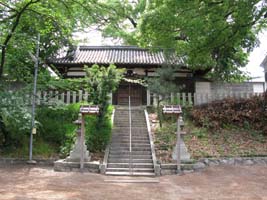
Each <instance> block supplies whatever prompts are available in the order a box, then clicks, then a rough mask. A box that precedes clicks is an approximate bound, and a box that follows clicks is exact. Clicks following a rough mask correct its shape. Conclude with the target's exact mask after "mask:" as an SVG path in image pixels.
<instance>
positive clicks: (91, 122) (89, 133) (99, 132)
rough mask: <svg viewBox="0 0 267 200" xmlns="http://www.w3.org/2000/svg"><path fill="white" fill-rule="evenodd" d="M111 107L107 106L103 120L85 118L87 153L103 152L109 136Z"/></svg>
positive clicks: (90, 117) (92, 117)
mask: <svg viewBox="0 0 267 200" xmlns="http://www.w3.org/2000/svg"><path fill="white" fill-rule="evenodd" d="M112 110H113V107H112V106H109V107H108V110H107V113H106V114H105V117H104V118H103V120H101V121H99V119H98V117H96V116H87V117H86V144H87V146H88V148H89V151H92V152H99V151H100V152H101V151H104V150H105V148H106V146H107V144H108V142H109V140H110V136H111V129H112V125H111V115H112Z"/></svg>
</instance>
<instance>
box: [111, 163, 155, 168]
mask: <svg viewBox="0 0 267 200" xmlns="http://www.w3.org/2000/svg"><path fill="white" fill-rule="evenodd" d="M131 166H132V168H133V169H137V168H138V169H139V168H152V169H153V167H154V165H153V163H132V164H131ZM129 167H130V164H129V163H108V166H107V168H128V169H129Z"/></svg>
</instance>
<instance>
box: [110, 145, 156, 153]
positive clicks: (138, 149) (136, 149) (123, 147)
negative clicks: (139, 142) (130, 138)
mask: <svg viewBox="0 0 267 200" xmlns="http://www.w3.org/2000/svg"><path fill="white" fill-rule="evenodd" d="M129 148H130V147H129V146H120V147H118V146H116V147H114V146H111V147H110V148H109V150H110V151H128V150H129ZM132 151H133V152H139V151H151V147H150V146H144V147H136V146H132Z"/></svg>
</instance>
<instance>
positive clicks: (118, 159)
mask: <svg viewBox="0 0 267 200" xmlns="http://www.w3.org/2000/svg"><path fill="white" fill-rule="evenodd" d="M108 162H110V163H129V162H130V159H129V158H109V159H108ZM132 163H153V160H152V158H150V159H132Z"/></svg>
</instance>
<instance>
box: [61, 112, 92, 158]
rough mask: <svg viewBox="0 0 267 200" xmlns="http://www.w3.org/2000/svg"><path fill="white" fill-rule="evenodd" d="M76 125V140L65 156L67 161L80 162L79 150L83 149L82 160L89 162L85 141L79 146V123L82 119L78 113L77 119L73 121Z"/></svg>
mask: <svg viewBox="0 0 267 200" xmlns="http://www.w3.org/2000/svg"><path fill="white" fill-rule="evenodd" d="M74 124H76V125H77V126H78V128H77V130H76V141H75V145H74V147H73V150H72V151H71V152H70V156H68V157H67V158H66V161H67V162H80V159H81V150H82V149H83V151H84V154H83V155H84V162H89V161H90V155H89V151H88V150H87V146H86V144H85V142H84V143H83V148H81V145H80V144H81V124H82V119H81V116H80V115H79V119H78V120H76V121H75V122H74Z"/></svg>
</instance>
